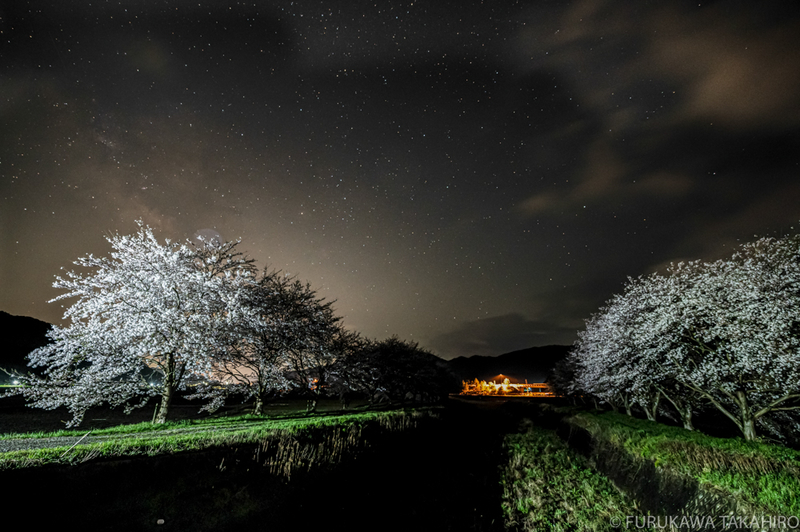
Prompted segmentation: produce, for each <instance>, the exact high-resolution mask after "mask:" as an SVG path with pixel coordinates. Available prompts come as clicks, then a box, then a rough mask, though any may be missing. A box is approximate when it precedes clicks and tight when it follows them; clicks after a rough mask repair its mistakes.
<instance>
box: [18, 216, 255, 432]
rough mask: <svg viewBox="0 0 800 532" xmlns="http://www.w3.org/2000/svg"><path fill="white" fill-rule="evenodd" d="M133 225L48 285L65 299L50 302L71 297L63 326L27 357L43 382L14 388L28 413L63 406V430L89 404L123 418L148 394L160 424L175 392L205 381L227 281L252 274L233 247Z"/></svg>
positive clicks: (230, 284) (228, 293)
mask: <svg viewBox="0 0 800 532" xmlns="http://www.w3.org/2000/svg"><path fill="white" fill-rule="evenodd" d="M137 224H138V225H139V231H138V232H137V233H136V234H134V235H130V236H121V235H119V234H116V235H114V236H111V237H107V240H108V242H109V243H110V244H111V247H112V249H113V252H112V253H111V256H110V257H94V256H93V255H89V256H87V257H83V258H80V259H78V260H77V261H76V262H75V264H76V265H77V266H79V267H81V268H86V269H88V270H90V271H89V272H88V273H76V272H74V271H70V272H68V273H67V274H66V277H65V278H62V277H57V278H56V282H55V283H54V286H55V287H56V288H62V289H65V290H67V293H66V294H63V295H61V296H59V297H57V298H55V299H53V300H52V302H55V301H62V300H65V299H73V298H75V299H77V301H76V302H75V303H73V304H72V306H71V307H69V308H68V309H67V310H66V312H65V314H64V318H65V320H69V321H70V324H69V325H68V326H66V327H53V329H52V330H51V331H50V333H49V336H50V338H51V340H52V341H53V342H52V343H51V344H49V345H47V346H45V347H42V348H40V349H37V350H35V351H33V352H32V353H31V354H30V355H29V365H30V366H32V367H37V366H39V367H44V368H45V370H44V376H43V377H37V376H34V375H27V376H24V377H23V379H24V382H25V384H26V386H25V387H22V388H18V389H17V390H18V393H21V394H22V395H24V396H25V397H26V398H27V399H28V401H29V404H30V405H31V406H35V407H41V408H47V409H53V408H57V407H59V406H66V407H67V408H68V409H69V411H70V412H71V413H72V415H73V419H72V420H71V421H70V423H69V424H68V425H69V426H74V425H76V424H79V423H80V422H81V420H82V418H83V415H84V413H85V412H86V410H87V409H88V408H90V407H92V406H96V405H100V404H103V403H108V404H110V405H111V406H119V405H125V406H126V411H129V410H130V409H131V408H134V407H135V406H141V405H143V404H144V403H145V402H146V401H147V399H148V398H149V397H151V396H157V395H160V396H161V403H160V407H159V410H158V414H157V416H156V422H158V423H163V422H164V421H165V420H166V418H167V413H168V411H169V406H170V403H171V401H172V399H173V397H174V395H175V392H176V391H177V390H180V389H184V388H185V387H186V385H187V382H188V381H189V380H190V379H195V380H198V381H199V380H204V379H207V378H208V376H209V375H210V373H211V370H212V369H213V363H212V362H213V360H214V356H215V353H216V352H217V351H218V345H216V344H215V342H214V341H213V339H214V338H217V337H221V336H223V335H222V334H221V333H220V332H219V329H220V328H221V327H224V326H225V320H224V319H222V316H223V315H224V314H225V312H226V305H227V303H228V302H229V301H230V300H231V299H235V298H236V295H235V294H233V292H232V291H233V290H234V288H235V286H236V285H237V283H235V282H234V280H235V279H237V278H238V277H248V276H250V275H251V274H252V266H251V262H252V261H250V260H249V259H246V258H244V257H243V256H242V254H241V253H239V252H238V251H237V250H236V245H237V244H238V243H237V242H225V243H220V242H216V241H213V242H206V243H203V244H202V245H200V246H195V245H192V244H191V243H189V242H187V243H186V244H177V243H173V242H170V241H169V240H167V241H166V242H165V243H164V244H160V243H159V242H158V241H157V239H156V238H155V236H154V235H153V231H152V230H151V229H150V227H147V226H145V225H144V224H143V222H141V221H138V222H137ZM154 369H155V370H157V371H158V373H160V377H161V378H160V382H158V383H155V382H152V377H151V374H152V371H153V370H154ZM137 398H138V399H139V403H138V404H133V403H132V401H133V400H135V399H137Z"/></svg>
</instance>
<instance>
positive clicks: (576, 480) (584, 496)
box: [502, 427, 639, 532]
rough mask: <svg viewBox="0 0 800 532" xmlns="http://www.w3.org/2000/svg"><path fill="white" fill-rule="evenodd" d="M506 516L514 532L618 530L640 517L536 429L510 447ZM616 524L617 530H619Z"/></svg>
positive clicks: (510, 438) (510, 439)
mask: <svg viewBox="0 0 800 532" xmlns="http://www.w3.org/2000/svg"><path fill="white" fill-rule="evenodd" d="M504 445H505V447H506V449H507V452H508V462H507V464H506V465H505V467H504V468H503V480H502V484H503V512H504V514H505V519H506V527H507V529H509V530H520V531H522V530H524V531H533V530H549V531H553V532H562V531H563V532H566V531H587V532H594V531H603V530H616V529H618V528H619V523H621V522H622V523H624V522H625V518H626V516H635V515H639V513H638V512H637V510H636V509H635V508H634V507H633V505H632V504H631V503H630V502H629V501H627V500H626V499H625V497H624V496H623V495H622V494H621V493H620V492H619V491H618V490H617V489H616V488H615V487H614V485H613V484H612V483H611V481H610V480H608V479H607V478H606V477H604V476H603V475H601V474H598V473H596V472H594V471H593V470H592V469H591V468H590V467H589V465H588V463H587V461H586V459H585V458H584V457H582V456H581V455H579V454H577V453H575V452H573V451H572V450H571V449H569V448H567V446H566V445H565V444H564V443H563V442H562V441H561V440H560V439H559V438H558V436H556V435H555V433H553V432H552V431H548V430H544V429H540V428H538V427H532V428H530V429H529V430H528V431H527V432H525V433H522V434H509V435H507V436H506V438H505V443H504ZM614 519H618V520H619V521H616V523H617V526H616V527H615V526H614V525H613V523H614V521H613V520H614Z"/></svg>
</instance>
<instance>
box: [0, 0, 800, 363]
mask: <svg viewBox="0 0 800 532" xmlns="http://www.w3.org/2000/svg"><path fill="white" fill-rule="evenodd" d="M798 65H800V3H798V2H796V1H770V0H766V1H762V2H751V1H733V0H732V1H717V2H702V1H699V0H695V1H692V2H690V1H683V0H663V1H644V0H643V1H638V0H637V1H635V2H631V1H626V0H575V1H556V0H550V1H547V0H545V1H526V0H487V1H472V0H457V1H456V0H415V1H411V0H408V1H382V0H374V1H369V2H367V1H354V0H329V1H313V0H308V1H305V0H295V1H285V0H280V1H267V0H263V1H261V0H251V1H249V2H228V1H222V0H220V1H213V2H208V1H205V0H203V1H198V0H194V1H186V0H171V1H168V2H167V1H156V0H149V1H145V0H127V1H126V0H122V1H116V0H114V1H111V0H93V1H91V2H89V1H80V2H79V1H70V0H50V1H44V0H42V1H37V0H30V1H19V0H16V1H15V0H12V1H10V2H7V1H4V2H3V4H2V6H1V7H0V310H4V311H6V312H9V313H11V314H16V315H26V316H33V317H35V318H39V319H41V320H45V321H49V322H51V323H59V322H60V318H61V315H62V312H63V309H62V308H61V307H60V303H50V304H48V303H47V300H49V299H50V298H52V297H55V296H57V295H59V294H60V293H61V292H60V291H58V290H56V289H54V288H52V282H53V281H54V277H55V275H58V274H63V272H61V268H62V267H63V268H65V269H71V268H72V264H71V263H72V261H74V260H75V259H77V258H78V257H80V256H84V255H87V254H89V253H94V254H96V255H108V254H109V252H110V246H109V245H108V243H107V242H106V240H105V238H104V236H105V235H109V234H113V233H115V232H119V233H120V234H131V233H134V232H135V231H136V230H137V226H136V223H135V220H137V219H142V220H143V221H144V222H145V223H147V224H148V225H150V226H151V227H153V228H154V229H155V230H156V233H157V235H158V236H159V237H160V238H161V239H164V238H170V239H172V240H179V241H182V240H185V239H187V238H192V237H194V236H195V235H197V234H205V235H212V236H213V235H220V237H221V238H223V239H227V240H233V239H238V238H240V239H241V241H242V243H241V246H240V247H241V249H242V250H243V251H245V252H247V254H248V255H249V256H251V257H252V258H254V259H256V261H257V264H258V265H259V266H260V267H264V266H267V265H268V266H270V267H272V268H275V269H280V270H282V271H284V272H286V273H289V274H293V275H297V276H298V278H300V279H303V280H307V281H309V282H310V283H311V284H312V286H313V287H315V288H316V289H317V290H318V293H319V294H320V295H321V296H324V297H326V298H327V299H329V300H336V303H335V309H336V310H337V312H338V314H339V315H341V316H343V317H344V323H345V324H346V325H347V326H348V327H349V328H352V329H354V330H357V331H360V332H361V333H363V334H364V335H366V336H368V337H371V338H377V339H382V338H385V337H387V336H390V335H392V334H397V335H398V336H400V337H401V338H404V339H407V340H412V341H418V342H419V343H420V344H421V345H422V346H423V347H426V348H429V349H431V350H432V351H433V352H435V353H437V354H439V355H440V356H442V357H444V358H452V357H455V356H459V355H467V356H469V355H497V354H501V353H504V352H508V351H511V350H515V349H522V348H526V347H531V346H536V345H548V344H571V343H572V342H573V341H574V340H575V339H576V338H577V331H578V330H580V329H581V328H582V327H583V320H584V319H586V318H588V317H589V316H590V315H591V313H593V312H595V311H597V309H598V308H599V307H600V306H602V305H603V304H604V302H605V301H606V300H607V299H609V298H610V297H611V296H612V294H614V293H617V292H619V291H620V290H621V289H622V286H623V284H624V283H625V281H626V279H627V277H628V276H638V275H641V274H646V273H649V272H652V271H657V270H660V269H663V268H664V267H665V266H666V265H667V264H669V263H670V262H672V261H680V260H687V259H707V260H711V259H716V258H720V257H724V256H726V255H729V254H730V253H731V252H732V250H733V248H735V247H736V246H737V243H739V242H744V241H748V240H752V239H753V238H754V237H755V235H758V236H780V235H782V234H790V233H795V232H797V230H796V229H795V227H796V225H797V224H798V223H800V179H798V177H799V176H798V171H799V170H800V135H799V133H800V67H799V66H798ZM798 229H800V227H798Z"/></svg>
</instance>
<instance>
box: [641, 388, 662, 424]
mask: <svg viewBox="0 0 800 532" xmlns="http://www.w3.org/2000/svg"><path fill="white" fill-rule="evenodd" d="M651 399H652V400H651V401H650V403H651V404H649V405H646V406H645V407H644V412H645V414H646V415H647V419H649V420H650V421H655V420H656V415H657V414H658V404H659V403H660V402H661V393H660V392H656V393H655V394H654V396H652V397H651Z"/></svg>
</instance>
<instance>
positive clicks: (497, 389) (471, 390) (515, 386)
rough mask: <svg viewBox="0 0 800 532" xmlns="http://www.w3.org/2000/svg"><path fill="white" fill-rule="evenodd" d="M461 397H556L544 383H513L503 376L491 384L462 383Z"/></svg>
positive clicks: (478, 382) (477, 381)
mask: <svg viewBox="0 0 800 532" xmlns="http://www.w3.org/2000/svg"><path fill="white" fill-rule="evenodd" d="M498 381H500V382H499V384H498ZM461 395H500V396H511V397H556V394H555V393H554V392H553V389H552V388H550V386H549V385H548V384H547V383H544V382H532V383H529V382H528V381H527V380H526V381H525V383H524V384H523V383H512V382H511V379H509V378H508V377H506V376H505V375H503V374H500V375H497V376H496V377H495V378H494V379H493V380H492V381H491V382H486V381H479V380H478V379H475V380H474V381H462V382H461Z"/></svg>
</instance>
